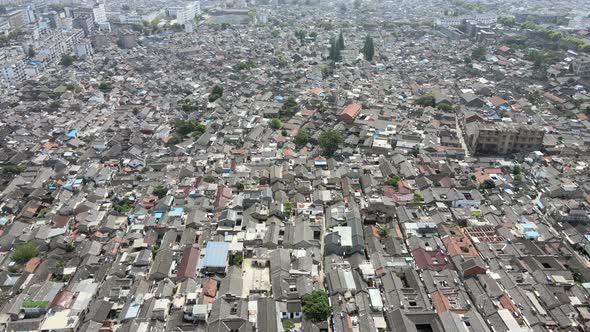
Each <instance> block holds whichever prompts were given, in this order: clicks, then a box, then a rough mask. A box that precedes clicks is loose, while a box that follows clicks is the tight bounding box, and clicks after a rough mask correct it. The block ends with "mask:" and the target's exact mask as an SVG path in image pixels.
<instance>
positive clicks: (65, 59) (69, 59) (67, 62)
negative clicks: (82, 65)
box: [59, 54, 74, 67]
mask: <svg viewBox="0 0 590 332" xmlns="http://www.w3.org/2000/svg"><path fill="white" fill-rule="evenodd" d="M73 63H74V57H73V56H71V55H69V54H64V55H62V56H61V60H60V61H59V64H60V65H62V66H64V67H68V66H71V65H72V64H73Z"/></svg>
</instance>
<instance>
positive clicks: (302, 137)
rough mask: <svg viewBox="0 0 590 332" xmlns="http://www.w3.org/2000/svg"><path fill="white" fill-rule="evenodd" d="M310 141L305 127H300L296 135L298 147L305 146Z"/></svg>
mask: <svg viewBox="0 0 590 332" xmlns="http://www.w3.org/2000/svg"><path fill="white" fill-rule="evenodd" d="M308 142H309V133H308V132H307V130H305V129H299V131H298V132H297V135H296V136H295V145H297V147H302V146H305V145H306V144H307V143H308Z"/></svg>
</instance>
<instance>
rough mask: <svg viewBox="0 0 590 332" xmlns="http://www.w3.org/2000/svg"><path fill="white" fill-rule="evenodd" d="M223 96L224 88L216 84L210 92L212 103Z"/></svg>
mask: <svg viewBox="0 0 590 332" xmlns="http://www.w3.org/2000/svg"><path fill="white" fill-rule="evenodd" d="M221 96H223V88H222V87H221V86H219V85H216V86H214V87H213V89H212V90H211V93H210V94H209V102H211V103H212V102H214V101H216V100H217V99H219V98H221Z"/></svg>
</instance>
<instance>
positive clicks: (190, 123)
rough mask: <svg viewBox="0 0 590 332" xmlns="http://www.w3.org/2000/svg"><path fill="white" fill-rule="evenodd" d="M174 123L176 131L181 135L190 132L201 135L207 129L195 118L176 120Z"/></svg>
mask: <svg viewBox="0 0 590 332" xmlns="http://www.w3.org/2000/svg"><path fill="white" fill-rule="evenodd" d="M175 125H176V131H177V132H178V133H179V134H181V135H183V136H184V135H188V134H191V133H193V134H194V135H195V136H197V135H198V136H201V135H202V134H203V133H204V132H205V131H206V130H207V127H205V125H204V124H202V123H200V122H199V121H197V120H186V121H185V120H178V121H176V123H175Z"/></svg>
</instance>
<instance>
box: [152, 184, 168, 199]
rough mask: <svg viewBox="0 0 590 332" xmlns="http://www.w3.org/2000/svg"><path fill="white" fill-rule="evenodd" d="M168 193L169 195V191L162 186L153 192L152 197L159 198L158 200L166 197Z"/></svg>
mask: <svg viewBox="0 0 590 332" xmlns="http://www.w3.org/2000/svg"><path fill="white" fill-rule="evenodd" d="M167 193H168V189H166V188H164V187H162V186H157V187H156V188H154V190H153V191H152V195H155V196H158V198H162V197H164V196H166V194H167Z"/></svg>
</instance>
